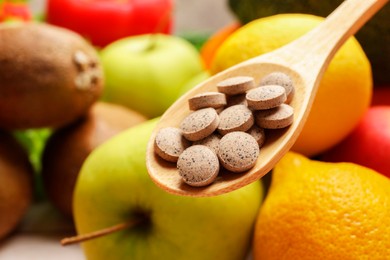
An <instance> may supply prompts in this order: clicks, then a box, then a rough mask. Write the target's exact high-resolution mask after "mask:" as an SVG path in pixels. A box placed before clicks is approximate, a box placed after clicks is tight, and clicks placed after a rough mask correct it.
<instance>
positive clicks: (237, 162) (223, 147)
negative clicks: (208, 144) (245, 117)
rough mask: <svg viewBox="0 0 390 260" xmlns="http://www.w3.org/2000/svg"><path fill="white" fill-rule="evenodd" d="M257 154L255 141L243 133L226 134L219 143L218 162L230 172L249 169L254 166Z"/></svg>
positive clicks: (258, 152)
mask: <svg viewBox="0 0 390 260" xmlns="http://www.w3.org/2000/svg"><path fill="white" fill-rule="evenodd" d="M259 154H260V148H259V145H258V144H257V141H256V140H255V138H253V136H251V135H250V134H248V133H245V132H232V133H228V134H227V135H225V136H223V137H222V139H221V141H220V142H219V150H218V158H219V161H220V162H221V164H222V166H223V167H224V168H225V169H227V170H229V171H232V172H244V171H247V170H249V169H251V168H252V167H253V166H254V165H255V164H256V161H257V158H258V157H259Z"/></svg>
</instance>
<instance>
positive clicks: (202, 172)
mask: <svg viewBox="0 0 390 260" xmlns="http://www.w3.org/2000/svg"><path fill="white" fill-rule="evenodd" d="M177 169H178V170H179V174H180V176H181V177H182V179H183V181H184V182H185V183H187V184H188V185H191V186H195V187H199V186H206V185H208V184H210V183H212V182H214V180H215V178H217V176H218V172H219V161H218V157H217V155H216V154H215V153H214V152H213V151H212V150H211V149H210V148H208V147H206V146H204V145H194V146H191V147H189V148H187V149H186V150H185V151H184V152H183V153H182V154H181V155H180V157H179V160H178V161H177Z"/></svg>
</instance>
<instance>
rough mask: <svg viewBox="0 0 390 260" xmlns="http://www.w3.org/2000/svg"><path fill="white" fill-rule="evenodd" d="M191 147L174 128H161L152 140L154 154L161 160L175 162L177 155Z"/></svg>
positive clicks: (179, 131)
mask: <svg viewBox="0 0 390 260" xmlns="http://www.w3.org/2000/svg"><path fill="white" fill-rule="evenodd" d="M190 145H191V143H190V142H189V141H188V140H186V139H185V138H184V137H183V135H182V131H181V130H180V129H178V128H175V127H166V128H161V129H160V130H159V131H158V132H157V135H156V138H155V140H154V152H155V153H156V154H157V155H158V156H160V157H161V158H162V159H164V160H166V161H169V162H177V160H178V158H179V155H180V154H181V153H182V152H183V151H184V150H185V149H186V148H187V147H189V146H190Z"/></svg>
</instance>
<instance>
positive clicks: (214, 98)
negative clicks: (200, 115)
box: [188, 92, 226, 110]
mask: <svg viewBox="0 0 390 260" xmlns="http://www.w3.org/2000/svg"><path fill="white" fill-rule="evenodd" d="M188 105H189V107H190V109H191V110H198V109H201V108H206V107H212V108H221V107H224V106H226V96H225V94H223V93H219V92H205V93H201V94H198V95H196V96H194V97H192V98H190V99H188Z"/></svg>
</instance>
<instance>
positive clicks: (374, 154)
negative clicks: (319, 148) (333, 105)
mask: <svg viewBox="0 0 390 260" xmlns="http://www.w3.org/2000/svg"><path fill="white" fill-rule="evenodd" d="M322 159H323V160H324V161H332V162H353V163H356V164H360V165H362V166H366V167H368V168H371V169H373V170H376V171H377V172H380V173H382V174H384V175H385V176H387V177H389V178H390V106H373V107H371V108H370V109H369V110H368V111H367V113H366V114H365V116H364V117H363V118H362V120H361V121H360V123H359V124H358V126H357V127H356V128H355V129H354V131H353V132H352V133H351V134H350V135H349V136H348V137H347V138H346V139H344V140H343V141H342V142H341V143H339V144H338V145H337V146H335V147H334V148H332V149H331V150H330V151H328V152H326V153H325V154H324V155H323V157H322Z"/></svg>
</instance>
